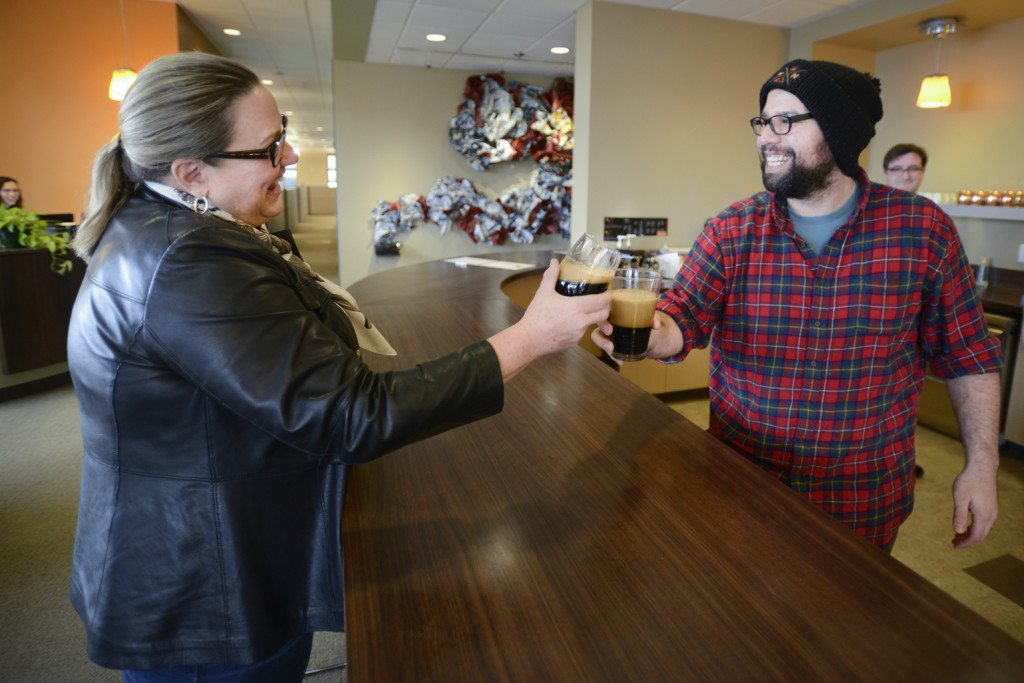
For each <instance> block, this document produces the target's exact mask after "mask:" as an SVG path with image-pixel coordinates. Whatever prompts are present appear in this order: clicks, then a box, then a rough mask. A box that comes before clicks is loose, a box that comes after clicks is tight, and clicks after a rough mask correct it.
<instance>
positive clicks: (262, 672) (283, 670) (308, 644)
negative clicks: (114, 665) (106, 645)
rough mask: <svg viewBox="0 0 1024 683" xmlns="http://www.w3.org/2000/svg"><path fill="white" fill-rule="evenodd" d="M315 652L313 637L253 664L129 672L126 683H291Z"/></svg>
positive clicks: (302, 638) (308, 635)
mask: <svg viewBox="0 0 1024 683" xmlns="http://www.w3.org/2000/svg"><path fill="white" fill-rule="evenodd" d="M312 649H313V634H312V633H306V634H304V635H301V636H299V637H298V638H295V639H294V640H290V641H288V642H287V643H285V645H284V647H282V648H281V649H280V650H278V651H277V652H275V653H274V654H272V655H270V656H269V657H267V658H266V659H264V660H262V661H259V662H253V663H252V664H193V665H190V666H169V667H167V668H164V669H125V670H124V671H123V672H122V674H124V680H125V683H208V682H209V683H213V682H214V681H215V682H216V683H288V682H289V681H296V682H297V681H301V680H302V675H303V674H304V673H305V672H306V666H307V665H308V664H309V653H310V651H311V650H312Z"/></svg>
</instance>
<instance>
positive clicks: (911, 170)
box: [885, 166, 924, 175]
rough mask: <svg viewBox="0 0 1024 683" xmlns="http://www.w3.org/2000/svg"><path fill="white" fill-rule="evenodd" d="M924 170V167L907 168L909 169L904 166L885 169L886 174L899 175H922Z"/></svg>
mask: <svg viewBox="0 0 1024 683" xmlns="http://www.w3.org/2000/svg"><path fill="white" fill-rule="evenodd" d="M923 170H924V169H923V168H922V167H920V166H907V167H903V166H890V167H889V168H887V169H885V172H886V173H897V174H899V173H909V174H910V175H917V174H918V173H920V172H921V171H923Z"/></svg>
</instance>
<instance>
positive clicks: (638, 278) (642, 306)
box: [608, 268, 661, 361]
mask: <svg viewBox="0 0 1024 683" xmlns="http://www.w3.org/2000/svg"><path fill="white" fill-rule="evenodd" d="M660 293H661V273H659V272H658V271H656V270H646V269H641V268H623V269H621V270H617V271H615V277H614V278H613V280H612V307H611V314H610V315H609V316H608V321H609V322H611V324H612V344H613V345H614V350H613V351H612V357H613V358H617V359H619V360H623V361H632V360H643V359H644V357H645V356H646V355H647V343H648V342H649V341H650V339H651V326H652V325H653V324H654V308H655V305H656V304H657V303H658V294H660Z"/></svg>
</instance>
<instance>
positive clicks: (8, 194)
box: [0, 176, 21, 209]
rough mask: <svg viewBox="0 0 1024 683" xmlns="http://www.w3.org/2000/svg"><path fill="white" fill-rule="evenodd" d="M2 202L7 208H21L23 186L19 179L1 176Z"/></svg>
mask: <svg viewBox="0 0 1024 683" xmlns="http://www.w3.org/2000/svg"><path fill="white" fill-rule="evenodd" d="M0 202H2V203H3V208H5V209H20V208H21V188H20V187H19V186H18V181H17V180H15V179H14V178H10V177H8V176H0Z"/></svg>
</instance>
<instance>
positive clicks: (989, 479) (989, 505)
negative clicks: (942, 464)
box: [953, 465, 999, 548]
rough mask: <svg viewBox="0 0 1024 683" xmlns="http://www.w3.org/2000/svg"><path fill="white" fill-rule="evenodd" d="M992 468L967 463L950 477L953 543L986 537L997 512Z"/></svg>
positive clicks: (961, 545)
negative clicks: (954, 476)
mask: <svg viewBox="0 0 1024 683" xmlns="http://www.w3.org/2000/svg"><path fill="white" fill-rule="evenodd" d="M996 472H997V470H996V469H994V468H985V467H981V466H972V465H968V466H967V467H965V468H964V469H963V471H962V472H960V474H959V475H958V476H957V478H956V479H955V480H954V481H953V533H954V534H955V535H954V536H953V547H954V548H967V547H969V546H972V545H974V544H975V543H979V542H980V541H983V540H985V537H986V536H988V534H989V532H990V531H991V530H992V525H993V524H995V521H996V517H997V516H998V515H999V505H998V497H997V496H998V494H997V492H996Z"/></svg>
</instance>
